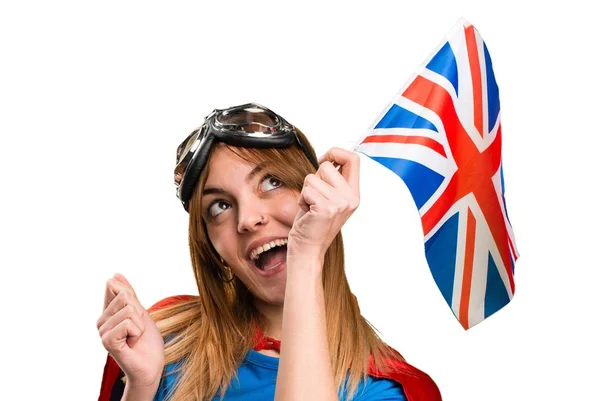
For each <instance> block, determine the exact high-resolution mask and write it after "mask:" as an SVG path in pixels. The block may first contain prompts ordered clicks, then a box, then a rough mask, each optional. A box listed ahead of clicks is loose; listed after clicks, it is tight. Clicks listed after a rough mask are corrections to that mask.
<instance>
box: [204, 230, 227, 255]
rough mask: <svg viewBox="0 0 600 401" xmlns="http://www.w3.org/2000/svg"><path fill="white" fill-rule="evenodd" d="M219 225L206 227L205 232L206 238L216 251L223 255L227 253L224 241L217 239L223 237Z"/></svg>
mask: <svg viewBox="0 0 600 401" xmlns="http://www.w3.org/2000/svg"><path fill="white" fill-rule="evenodd" d="M220 231H221V230H219V227H210V226H208V227H206V232H207V234H208V240H209V241H210V243H211V244H212V245H213V247H214V248H215V250H216V251H217V253H218V254H219V255H221V256H225V255H226V254H227V250H226V249H225V248H224V246H225V244H226V241H225V242H223V241H220V240H219V239H221V238H223V235H222V233H221V232H220Z"/></svg>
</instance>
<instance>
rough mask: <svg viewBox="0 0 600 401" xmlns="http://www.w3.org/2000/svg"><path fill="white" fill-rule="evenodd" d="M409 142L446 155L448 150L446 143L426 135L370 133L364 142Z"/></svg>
mask: <svg viewBox="0 0 600 401" xmlns="http://www.w3.org/2000/svg"><path fill="white" fill-rule="evenodd" d="M385 142H388V143H390V142H392V143H408V144H413V145H422V146H425V147H428V148H429V149H431V150H433V151H434V152H437V153H439V154H440V155H442V156H444V157H446V151H445V150H444V145H442V144H441V143H439V142H438V141H436V140H434V139H431V138H427V137H425V136H412V135H370V136H368V137H366V138H365V140H364V141H363V142H362V143H385Z"/></svg>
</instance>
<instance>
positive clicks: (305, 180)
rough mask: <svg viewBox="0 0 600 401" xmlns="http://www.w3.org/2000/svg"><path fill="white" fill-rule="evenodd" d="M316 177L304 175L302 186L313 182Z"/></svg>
mask: <svg viewBox="0 0 600 401" xmlns="http://www.w3.org/2000/svg"><path fill="white" fill-rule="evenodd" d="M316 178H317V176H316V175H314V174H308V175H307V176H306V177H304V186H306V185H309V184H311V183H313V182H314V180H315V179H316Z"/></svg>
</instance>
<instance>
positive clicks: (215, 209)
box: [208, 200, 231, 218]
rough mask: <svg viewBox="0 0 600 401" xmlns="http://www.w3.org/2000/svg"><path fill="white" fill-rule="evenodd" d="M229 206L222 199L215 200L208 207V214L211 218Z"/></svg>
mask: <svg viewBox="0 0 600 401" xmlns="http://www.w3.org/2000/svg"><path fill="white" fill-rule="evenodd" d="M230 207H231V205H230V204H229V203H228V202H225V201H224V200H218V201H215V202H213V203H212V204H211V205H210V206H209V207H208V215H209V216H210V217H211V218H215V217H217V216H218V215H220V214H221V213H223V212H224V211H225V210H227V209H229V208H230Z"/></svg>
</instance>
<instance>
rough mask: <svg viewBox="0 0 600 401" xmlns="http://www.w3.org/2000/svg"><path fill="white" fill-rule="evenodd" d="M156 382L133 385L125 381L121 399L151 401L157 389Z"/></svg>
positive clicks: (126, 400) (125, 400)
mask: <svg viewBox="0 0 600 401" xmlns="http://www.w3.org/2000/svg"><path fill="white" fill-rule="evenodd" d="M158 384H159V383H155V384H153V385H150V386H148V387H134V386H131V385H130V384H129V383H126V384H125V391H124V392H123V397H122V398H121V401H152V400H154V396H155V395H156V391H157V390H158Z"/></svg>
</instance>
